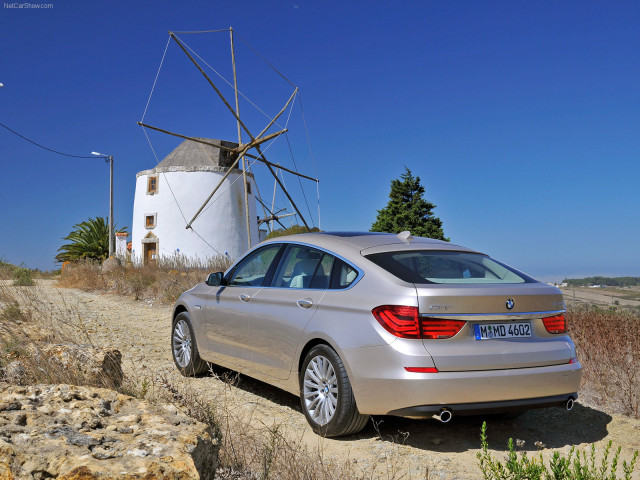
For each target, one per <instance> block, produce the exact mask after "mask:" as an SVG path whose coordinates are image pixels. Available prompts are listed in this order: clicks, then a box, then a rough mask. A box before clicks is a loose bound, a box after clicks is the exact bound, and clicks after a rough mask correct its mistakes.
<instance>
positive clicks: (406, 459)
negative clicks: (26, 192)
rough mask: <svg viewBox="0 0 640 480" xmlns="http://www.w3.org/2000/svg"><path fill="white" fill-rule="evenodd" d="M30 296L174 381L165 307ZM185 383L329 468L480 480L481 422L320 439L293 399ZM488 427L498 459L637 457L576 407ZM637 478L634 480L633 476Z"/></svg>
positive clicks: (93, 296) (89, 297) (637, 432)
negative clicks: (319, 455)
mask: <svg viewBox="0 0 640 480" xmlns="http://www.w3.org/2000/svg"><path fill="white" fill-rule="evenodd" d="M30 288H37V289H40V298H41V300H42V301H44V302H46V303H48V304H50V305H51V306H52V307H54V306H55V307H58V308H59V307H60V305H65V306H66V307H65V308H69V307H70V306H71V308H70V310H72V311H73V312H74V315H77V316H78V318H80V319H81V321H82V322H83V323H84V324H85V328H86V330H87V331H88V333H89V334H90V336H91V338H92V340H93V342H94V343H96V344H98V345H105V346H106V345H108V346H113V347H116V348H118V349H120V350H121V352H122V353H123V362H124V368H125V373H126V374H127V375H130V376H134V377H137V378H140V379H142V378H144V377H147V378H150V379H152V378H153V377H154V376H155V375H156V374H157V373H158V372H166V374H167V375H170V376H178V375H177V372H176V370H175V367H174V365H173V360H172V358H171V352H170V347H169V338H170V316H171V307H168V306H166V305H153V304H151V303H149V302H144V301H133V300H129V299H126V298H123V297H119V296H112V295H105V294H98V293H87V292H82V291H79V290H73V289H58V288H56V286H55V284H54V282H53V281H39V282H38V286H36V287H30ZM76 312H77V313H76ZM218 373H221V372H220V371H218ZM174 378H175V377H174ZM188 381H189V382H190V384H191V385H192V386H193V388H194V389H196V390H197V391H198V392H199V393H200V394H202V396H204V397H207V398H209V399H212V400H215V401H220V399H221V398H223V397H224V398H225V399H226V401H227V402H229V405H230V407H229V408H231V409H233V410H234V411H236V412H245V414H246V415H251V416H252V423H253V424H254V425H255V426H257V427H260V426H266V427H269V426H272V425H283V426H286V431H287V432H288V434H289V435H291V436H292V437H293V438H301V439H302V441H303V442H305V443H306V444H307V445H308V446H309V447H310V448H312V449H315V448H320V449H322V451H323V452H324V455H325V458H335V459H341V460H348V461H350V462H352V463H354V465H355V466H356V467H357V468H361V469H363V471H364V472H373V473H372V474H371V477H376V478H413V479H418V478H423V479H424V478H425V469H427V468H428V470H429V475H430V477H429V478H432V479H440V478H441V479H474V478H480V477H481V474H480V470H479V469H478V466H477V459H476V452H477V451H478V448H479V446H480V440H479V435H480V426H481V423H482V419H478V418H475V417H466V418H463V417H457V418H454V420H453V421H452V422H450V423H448V424H441V423H439V422H437V421H436V420H421V421H417V420H408V419H401V418H393V417H377V418H373V421H372V422H371V423H370V424H369V426H368V427H367V428H366V429H365V430H364V431H363V432H361V433H360V434H358V435H355V436H352V437H348V438H343V439H337V440H331V439H322V438H320V437H318V436H316V435H315V434H313V432H312V431H311V429H310V428H309V427H308V426H307V423H306V421H305V418H304V416H303V414H302V413H301V410H300V406H299V400H298V398H297V397H295V396H293V395H291V394H289V393H286V392H283V391H281V390H278V389H276V388H274V387H271V386H269V385H266V384H264V383H262V382H259V381H257V380H254V379H251V378H250V377H246V376H241V377H240V381H239V383H238V385H237V386H229V385H228V384H227V383H224V382H223V381H221V380H220V379H218V378H216V377H215V376H211V375H210V376H205V377H202V378H195V379H189V380H188ZM152 383H153V382H152ZM152 387H153V384H152ZM374 423H375V424H377V429H376V427H374ZM487 423H488V433H489V445H490V446H491V447H492V448H493V449H496V451H497V452H498V453H497V454H496V455H495V456H496V457H497V458H500V459H502V458H503V456H504V455H503V453H502V452H504V450H505V449H506V445H507V441H508V439H509V437H513V438H514V440H515V439H519V440H523V441H524V442H525V443H524V447H523V448H524V450H526V451H527V452H529V453H537V452H538V451H539V450H540V449H541V450H542V451H543V454H544V455H545V457H546V456H550V455H552V453H553V452H554V451H555V450H559V451H561V452H568V451H569V448H570V446H571V445H574V444H575V445H582V446H584V445H585V444H590V443H595V444H596V446H597V447H598V449H601V448H603V446H604V445H606V443H607V442H608V441H609V440H612V441H613V443H614V445H621V446H622V447H623V453H622V454H623V457H624V458H630V457H631V454H632V452H633V451H634V450H636V449H640V421H637V420H633V419H630V418H627V417H623V416H620V415H616V414H607V413H605V412H603V411H600V410H597V409H595V408H592V407H590V406H588V405H584V404H583V403H580V402H578V404H577V405H576V407H575V408H574V410H573V411H572V412H566V411H564V410H563V409H560V408H553V409H544V410H534V411H530V412H527V413H525V414H523V415H522V416H519V417H517V418H515V419H507V418H501V417H491V418H487ZM536 445H538V446H536ZM636 470H638V469H636ZM392 473H393V474H394V475H395V476H393V475H392ZM400 474H403V475H404V476H403V477H401V476H400ZM634 478H636V479H638V478H640V475H639V474H638V472H637V471H636V474H635V476H634Z"/></svg>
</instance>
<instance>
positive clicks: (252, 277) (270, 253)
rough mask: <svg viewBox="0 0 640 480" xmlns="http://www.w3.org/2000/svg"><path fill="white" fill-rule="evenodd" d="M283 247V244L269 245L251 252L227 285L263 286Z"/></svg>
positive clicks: (236, 269)
mask: <svg viewBox="0 0 640 480" xmlns="http://www.w3.org/2000/svg"><path fill="white" fill-rule="evenodd" d="M281 247H282V245H281V244H275V245H268V246H266V247H264V248H260V249H259V250H256V251H255V252H253V253H251V254H249V255H248V256H247V257H245V258H244V259H243V260H242V261H241V263H240V264H238V266H237V267H236V268H235V270H234V271H233V273H232V274H231V277H230V279H229V282H228V283H227V285H229V286H251V287H261V286H262V284H263V282H264V279H265V277H266V276H267V272H268V271H269V267H270V266H271V264H272V263H273V260H274V258H276V256H277V254H278V251H279V250H280V248H281Z"/></svg>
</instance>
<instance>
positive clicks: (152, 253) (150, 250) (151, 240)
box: [142, 232, 158, 266]
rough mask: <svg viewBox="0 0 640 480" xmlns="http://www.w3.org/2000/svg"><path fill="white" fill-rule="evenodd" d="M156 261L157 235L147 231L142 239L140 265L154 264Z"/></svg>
mask: <svg viewBox="0 0 640 480" xmlns="http://www.w3.org/2000/svg"><path fill="white" fill-rule="evenodd" d="M157 262H158V237H156V236H155V235H154V234H153V233H151V232H149V233H148V234H147V236H146V237H145V238H143V239H142V265H145V266H146V265H155V264H156V263H157Z"/></svg>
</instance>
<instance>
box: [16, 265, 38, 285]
mask: <svg viewBox="0 0 640 480" xmlns="http://www.w3.org/2000/svg"><path fill="white" fill-rule="evenodd" d="M13 284H14V285H19V286H22V287H30V286H32V285H35V283H34V281H33V276H32V273H31V270H29V269H28V268H22V267H17V268H16V269H15V270H14V271H13Z"/></svg>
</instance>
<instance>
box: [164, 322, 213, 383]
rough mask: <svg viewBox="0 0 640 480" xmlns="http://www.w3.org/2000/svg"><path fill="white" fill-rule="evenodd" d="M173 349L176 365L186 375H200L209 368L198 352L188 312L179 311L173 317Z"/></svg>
mask: <svg viewBox="0 0 640 480" xmlns="http://www.w3.org/2000/svg"><path fill="white" fill-rule="evenodd" d="M171 351H172V352H173V361H174V362H175V364H176V367H178V370H180V373H181V374H182V375H184V376H185V377H189V376H194V375H199V374H201V373H204V372H205V371H206V370H207V368H208V365H207V362H205V361H203V360H202V359H201V358H200V354H199V353H198V345H197V344H196V337H195V335H194V333H193V325H191V318H190V317H189V314H188V313H187V312H182V313H179V314H178V315H176V318H174V319H173V327H172V328H171Z"/></svg>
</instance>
